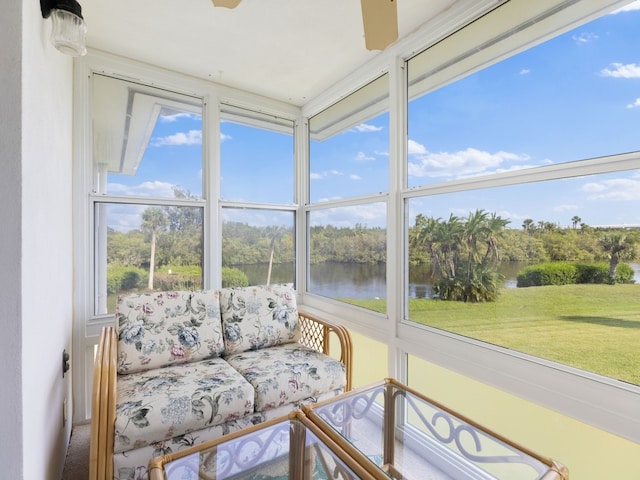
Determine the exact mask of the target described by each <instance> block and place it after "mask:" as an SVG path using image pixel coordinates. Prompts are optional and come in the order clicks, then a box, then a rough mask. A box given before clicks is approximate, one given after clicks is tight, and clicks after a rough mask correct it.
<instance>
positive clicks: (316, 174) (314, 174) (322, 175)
mask: <svg viewBox="0 0 640 480" xmlns="http://www.w3.org/2000/svg"><path fill="white" fill-rule="evenodd" d="M331 175H334V176H342V175H344V173H342V172H340V171H338V170H329V171H328V172H311V173H310V174H309V178H310V179H311V180H322V179H324V178H327V177H329V176H331Z"/></svg>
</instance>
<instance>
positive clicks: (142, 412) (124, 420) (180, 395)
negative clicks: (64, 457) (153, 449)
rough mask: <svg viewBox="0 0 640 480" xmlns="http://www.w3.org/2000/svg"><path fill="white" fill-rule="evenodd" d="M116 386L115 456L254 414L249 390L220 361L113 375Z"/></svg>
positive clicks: (226, 364)
mask: <svg viewBox="0 0 640 480" xmlns="http://www.w3.org/2000/svg"><path fill="white" fill-rule="evenodd" d="M117 382H118V385H117V391H118V396H117V399H116V421H115V441H114V451H115V452H123V451H126V450H130V449H134V448H140V447H143V446H146V445H149V444H151V443H155V442H160V441H164V440H168V439H170V438H172V437H175V436H177V435H183V434H185V433H189V432H192V431H195V430H200V429H202V428H205V427H209V426H215V425H220V424H223V423H225V422H228V421H230V420H234V419H238V418H242V417H244V416H245V415H249V414H251V413H253V411H254V403H253V401H254V391H253V387H252V386H251V385H250V384H249V383H248V382H247V381H246V380H245V379H244V378H243V377H242V376H241V375H240V374H239V373H238V372H237V371H236V370H234V369H233V368H232V367H231V366H230V365H229V364H228V363H227V362H225V361H224V360H223V359H221V358H214V359H210V360H203V361H201V362H194V363H187V364H182V365H175V366H170V367H164V368H158V369H154V370H147V371H143V372H137V373H132V374H128V375H118V379H117Z"/></svg>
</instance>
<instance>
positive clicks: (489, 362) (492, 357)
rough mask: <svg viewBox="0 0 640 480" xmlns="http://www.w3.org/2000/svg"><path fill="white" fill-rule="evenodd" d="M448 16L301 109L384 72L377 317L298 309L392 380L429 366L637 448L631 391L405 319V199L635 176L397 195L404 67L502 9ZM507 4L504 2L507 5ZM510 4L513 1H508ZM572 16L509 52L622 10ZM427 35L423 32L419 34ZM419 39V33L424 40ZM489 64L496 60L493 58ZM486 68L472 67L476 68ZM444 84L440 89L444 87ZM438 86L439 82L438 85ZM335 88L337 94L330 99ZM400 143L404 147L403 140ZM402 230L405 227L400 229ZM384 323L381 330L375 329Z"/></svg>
mask: <svg viewBox="0 0 640 480" xmlns="http://www.w3.org/2000/svg"><path fill="white" fill-rule="evenodd" d="M476 3H477V5H475V6H474V8H473V9H472V8H471V6H470V5H458V6H457V7H456V8H452V10H451V11H450V15H449V16H447V17H445V18H444V19H441V20H440V21H436V22H434V25H433V26H432V27H433V28H432V29H431V31H429V28H425V29H423V30H421V32H422V33H421V34H420V35H417V36H415V37H410V38H408V39H406V40H405V41H402V42H399V44H397V45H395V46H392V48H390V49H388V50H387V51H385V52H383V55H381V56H380V58H378V59H377V60H378V61H377V62H371V63H370V64H368V65H367V66H366V68H362V69H360V71H358V72H356V73H354V74H353V75H352V76H350V77H348V78H346V79H345V80H344V82H342V83H341V84H339V85H337V86H336V87H335V88H334V90H333V91H332V92H331V94H327V95H326V96H323V97H321V98H317V99H314V101H313V102H312V103H310V104H308V105H307V106H305V107H304V108H303V113H304V114H305V116H306V117H311V116H313V114H315V113H316V112H318V111H320V110H322V108H324V107H325V106H326V105H328V104H330V102H331V98H336V96H338V98H341V97H343V96H344V91H345V90H348V89H349V88H351V89H352V91H353V90H356V89H357V87H358V86H359V85H363V84H365V83H366V82H367V80H368V79H370V78H372V75H374V74H375V73H377V72H379V71H384V70H386V69H388V71H389V73H390V123H391V125H390V135H391V138H390V161H391V166H390V191H389V203H388V207H389V212H390V213H389V223H388V226H387V228H388V230H389V231H388V257H387V262H388V265H394V264H395V265H402V266H401V267H399V268H395V269H394V268H388V271H387V276H388V282H387V283H388V287H387V288H388V302H389V303H388V306H387V315H380V314H376V313H375V312H371V311H367V310H365V309H360V308H358V307H354V306H351V305H347V304H344V303H341V302H336V301H330V300H324V301H323V300H322V299H318V298H316V297H315V296H313V295H309V294H308V293H307V294H305V297H304V303H305V305H309V306H310V307H312V308H314V309H318V310H321V311H324V312H326V313H329V314H331V315H335V316H337V317H339V318H341V319H342V320H343V321H344V322H345V324H346V326H347V327H348V328H351V329H353V330H354V331H357V332H360V333H363V334H365V335H367V336H369V337H371V338H373V339H375V340H379V341H383V342H385V343H386V344H387V345H388V346H389V355H388V364H389V372H390V375H392V376H395V377H396V378H398V379H400V380H406V378H407V373H408V372H407V362H406V359H407V356H408V355H415V356H416V357H418V358H421V359H424V360H426V361H429V362H432V363H434V364H436V365H439V366H441V367H444V368H445V369H448V370H451V371H453V372H456V373H459V374H462V375H464V376H467V377H469V378H472V379H474V380H477V381H480V382H484V383H486V384H488V385H491V386H493V387H495V388H497V389H499V390H501V391H503V392H507V393H510V394H513V395H515V396H517V397H519V398H521V399H523V400H524V401H528V402H533V403H535V404H538V405H540V406H543V407H545V408H548V409H551V410H554V411H556V412H559V413H561V414H563V415H566V416H567V417H570V418H574V419H578V420H580V421H583V422H585V423H586V424H588V425H591V426H593V427H595V428H599V429H602V430H604V431H607V432H610V433H612V434H615V435H618V436H620V437H622V438H626V439H628V440H631V441H634V442H640V409H639V408H638V404H639V402H640V386H637V385H632V384H628V383H625V382H621V381H618V380H615V379H611V378H608V377H604V376H601V375H598V374H595V373H590V372H586V371H583V370H579V369H576V368H573V367H569V366H566V365H562V364H559V363H555V362H551V361H547V360H544V359H541V358H537V357H534V356H531V355H527V354H523V353H519V352H515V351H512V350H508V349H505V348H502V347H498V346H493V345H489V344H486V343H483V342H480V341H477V340H474V339H470V338H466V337H462V336H460V335H456V334H454V333H449V332H444V331H441V330H437V329H435V328H432V327H428V326H424V325H419V324H416V323H414V322H410V321H408V320H405V318H404V312H405V311H406V310H407V309H406V297H405V294H404V288H406V287H404V285H406V282H407V278H408V269H407V268H406V266H405V265H406V258H407V255H408V246H407V245H406V238H405V237H406V235H405V233H404V231H405V230H406V227H407V226H408V223H406V222H408V220H407V219H408V212H407V211H406V209H405V208H404V204H405V201H406V200H407V199H409V198H413V197H418V196H422V195H424V194H425V192H428V193H429V194H430V195H434V194H438V193H447V192H450V191H455V190H456V189H460V188H469V189H470V188H478V187H479V186H482V187H483V188H486V187H497V186H505V185H510V184H517V183H521V182H522V180H523V178H526V179H527V181H531V182H535V181H542V180H545V179H552V178H558V177H559V176H562V175H563V174H566V175H569V176H578V175H588V174H597V173H606V172H610V171H612V170H614V171H615V170H628V169H631V168H634V167H635V168H637V166H638V160H639V159H640V156H639V152H632V153H626V154H618V155H611V156H608V157H601V158H591V159H587V160H582V161H578V162H568V163H564V164H556V165H552V166H548V167H540V168H535V169H529V170H522V171H515V172H507V173H503V174H495V175H492V176H487V177H482V178H471V179H466V180H459V181H453V182H447V183H441V184H437V185H427V186H419V187H411V188H409V187H407V171H406V170H407V166H406V165H407V164H406V144H405V143H406V138H407V125H406V122H407V109H408V105H407V101H408V100H407V99H408V96H409V92H408V91H407V87H406V85H407V66H406V62H407V61H408V60H409V59H410V58H412V57H413V56H414V55H416V54H417V53H419V52H420V51H422V50H423V49H424V48H426V47H428V46H429V45H434V44H436V43H437V42H440V41H443V39H445V38H446V37H447V36H448V35H449V34H450V33H451V31H453V29H454V28H456V27H458V26H459V22H460V18H461V17H460V16H464V15H466V17H467V18H468V20H469V22H471V21H472V20H474V19H476V18H478V17H480V16H482V15H483V14H485V13H487V12H489V11H490V10H491V9H493V8H494V7H496V6H500V5H502V4H503V3H505V2H491V1H485V2H476ZM507 3H508V2H507ZM514 3H515V2H514ZM570 3H573V5H574V7H576V8H577V9H578V12H579V14H571V15H569V16H568V17H558V18H560V20H558V21H557V22H556V23H555V24H554V28H553V31H546V32H538V33H539V34H538V35H537V36H536V38H529V39H526V41H525V42H524V45H521V46H520V47H518V48H519V50H518V51H521V50H523V49H525V48H529V47H530V46H531V45H532V44H533V43H534V42H539V41H544V40H545V39H548V38H550V37H551V36H555V35H556V34H560V33H563V32H564V31H567V30H570V29H572V28H575V27H576V26H578V25H579V24H582V23H586V22H587V21H589V20H592V19H594V18H596V17H598V16H600V15H602V14H604V13H605V12H608V11H611V10H614V9H615V7H619V6H622V5H623V4H625V3H629V2H624V1H615V0H604V1H583V2H578V3H575V2H570ZM426 27H428V25H427V26H426ZM424 32H426V33H424ZM491 61H497V60H496V59H493V60H491ZM485 66H487V63H486V59H485V61H484V63H483V64H481V65H476V67H475V68H476V69H479V68H484V67H485ZM454 79H455V78H449V79H448V80H447V81H454ZM445 83H446V82H445ZM340 89H342V94H341V95H338V94H337V93H336V92H337V91H340ZM403 140H404V141H403ZM402 222H405V223H402ZM384 320H386V321H384Z"/></svg>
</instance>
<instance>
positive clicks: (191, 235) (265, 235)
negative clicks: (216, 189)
mask: <svg viewBox="0 0 640 480" xmlns="http://www.w3.org/2000/svg"><path fill="white" fill-rule="evenodd" d="M420 228H421V227H420V226H416V225H414V226H412V227H410V228H409V241H410V244H411V248H410V249H409V261H410V263H411V264H414V265H419V264H425V263H430V261H431V255H430V254H429V252H427V251H426V250H425V248H426V247H425V246H424V245H420V244H419V243H416V242H415V238H416V237H417V234H418V232H419V230H420ZM201 232H202V230H201V229H196V230H192V229H188V230H187V231H182V230H179V229H174V230H167V231H164V232H160V233H159V234H158V236H157V245H156V259H155V261H156V267H157V268H161V267H162V266H166V265H172V266H187V265H199V264H200V261H201V258H202V239H201V237H202V233H201ZM310 232H311V236H310V246H311V259H310V260H311V263H314V264H317V263H323V262H342V263H384V262H386V230H384V229H382V228H369V227H366V226H363V225H356V226H354V227H352V228H347V227H335V226H316V227H312V228H311V229H310ZM612 235H623V236H625V237H626V238H627V240H629V241H631V242H632V243H633V244H634V249H637V245H640V230H638V229H633V230H632V229H622V228H620V229H614V228H591V227H588V228H577V229H574V228H555V229H536V230H524V229H522V230H516V229H509V228H505V229H503V230H501V231H499V232H497V233H496V241H497V245H498V247H499V251H498V253H499V261H500V262H522V263H529V264H533V263H542V262H558V261H575V262H599V261H607V262H608V261H609V258H610V254H609V253H608V252H607V251H606V250H605V249H604V248H603V246H602V240H603V238H605V237H606V236H612ZM107 245H108V251H107V257H108V263H109V264H110V265H121V266H135V267H140V268H143V269H144V268H148V266H149V250H150V244H149V236H148V234H147V233H145V232H143V231H142V230H132V231H129V232H127V233H122V232H118V231H115V230H112V229H110V230H109V231H108V242H107ZM222 252H223V255H222V262H223V265H225V266H230V265H241V264H259V263H268V262H269V260H270V258H271V255H272V252H273V263H287V262H291V261H292V260H293V258H294V242H293V230H292V229H291V228H287V227H256V226H250V225H248V224H246V223H241V222H225V223H224V224H223V227H222Z"/></svg>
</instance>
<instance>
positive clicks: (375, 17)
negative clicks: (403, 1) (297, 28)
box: [211, 0, 398, 50]
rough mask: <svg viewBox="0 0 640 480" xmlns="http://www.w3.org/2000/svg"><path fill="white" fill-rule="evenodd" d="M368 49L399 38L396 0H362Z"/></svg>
mask: <svg viewBox="0 0 640 480" xmlns="http://www.w3.org/2000/svg"><path fill="white" fill-rule="evenodd" d="M211 1H212V2H213V5H214V6H216V7H226V8H236V7H237V6H238V4H239V3H240V1H241V0H211ZM360 4H361V6H362V24H363V25H364V39H365V46H366V47H367V50H384V49H385V48H387V46H388V45H390V44H392V43H393V42H395V41H396V40H397V39H398V8H397V4H396V0H360Z"/></svg>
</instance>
